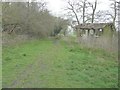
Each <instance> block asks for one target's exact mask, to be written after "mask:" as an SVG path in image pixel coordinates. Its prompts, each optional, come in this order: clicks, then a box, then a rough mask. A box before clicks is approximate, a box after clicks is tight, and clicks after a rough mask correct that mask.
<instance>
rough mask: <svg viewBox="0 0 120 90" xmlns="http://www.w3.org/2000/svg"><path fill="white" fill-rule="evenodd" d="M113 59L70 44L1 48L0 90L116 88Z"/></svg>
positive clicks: (50, 43)
mask: <svg viewBox="0 0 120 90" xmlns="http://www.w3.org/2000/svg"><path fill="white" fill-rule="evenodd" d="M117 74H118V68H117V58H116V57H115V55H110V54H108V53H105V52H103V51H100V50H92V49H86V48H79V47H78V45H76V44H73V46H72V47H69V45H68V44H66V43H63V42H60V43H56V44H53V42H52V41H47V40H45V41H32V42H27V43H25V44H21V45H18V46H10V47H6V48H3V87H29V88H46V87H48V88H49V87H80V88H84V87H117V83H118V82H117V80H118V75H117Z"/></svg>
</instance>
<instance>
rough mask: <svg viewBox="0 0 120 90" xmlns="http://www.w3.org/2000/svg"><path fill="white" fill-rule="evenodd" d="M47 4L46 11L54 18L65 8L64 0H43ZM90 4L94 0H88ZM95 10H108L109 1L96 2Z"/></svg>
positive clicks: (99, 0) (100, 0)
mask: <svg viewBox="0 0 120 90" xmlns="http://www.w3.org/2000/svg"><path fill="white" fill-rule="evenodd" d="M45 1H47V2H48V9H49V10H50V11H51V13H52V14H54V15H56V16H60V15H62V13H63V10H64V8H65V0H45ZM88 1H90V2H94V1H95V0H88ZM98 3H99V4H98V6H97V10H96V11H98V10H109V9H110V1H109V0H98Z"/></svg>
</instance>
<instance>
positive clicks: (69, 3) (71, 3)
mask: <svg viewBox="0 0 120 90" xmlns="http://www.w3.org/2000/svg"><path fill="white" fill-rule="evenodd" d="M67 3H68V7H67V10H70V11H72V13H73V14H74V15H75V18H76V20H77V24H80V21H79V16H78V15H77V13H79V12H78V10H77V9H76V8H75V7H76V5H77V3H75V2H71V1H68V2H67Z"/></svg>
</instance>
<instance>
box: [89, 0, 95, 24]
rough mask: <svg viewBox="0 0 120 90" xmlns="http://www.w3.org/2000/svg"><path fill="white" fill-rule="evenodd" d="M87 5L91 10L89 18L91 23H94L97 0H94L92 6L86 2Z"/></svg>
mask: <svg viewBox="0 0 120 90" xmlns="http://www.w3.org/2000/svg"><path fill="white" fill-rule="evenodd" d="M88 4H89V5H90V7H91V8H92V18H91V23H94V19H95V11H96V8H97V0H95V2H94V4H93V3H90V2H88Z"/></svg>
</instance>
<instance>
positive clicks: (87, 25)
mask: <svg viewBox="0 0 120 90" xmlns="http://www.w3.org/2000/svg"><path fill="white" fill-rule="evenodd" d="M106 25H113V23H84V24H79V25H77V26H75V28H76V29H101V28H104V27H105V26H106Z"/></svg>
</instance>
